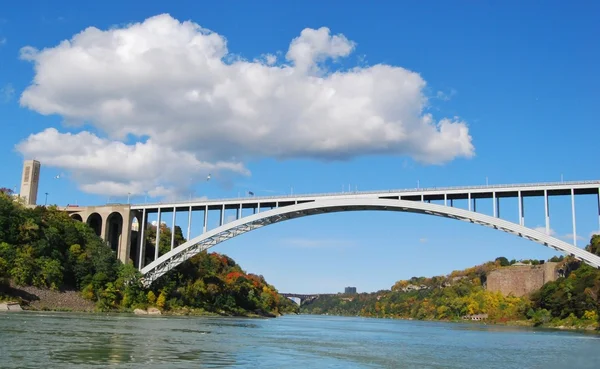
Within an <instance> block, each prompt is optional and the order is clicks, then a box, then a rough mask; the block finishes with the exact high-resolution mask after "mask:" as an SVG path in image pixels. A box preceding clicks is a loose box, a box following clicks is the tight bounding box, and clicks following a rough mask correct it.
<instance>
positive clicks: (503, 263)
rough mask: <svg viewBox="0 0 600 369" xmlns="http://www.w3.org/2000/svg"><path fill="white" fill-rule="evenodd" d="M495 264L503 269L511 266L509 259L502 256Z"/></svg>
mask: <svg viewBox="0 0 600 369" xmlns="http://www.w3.org/2000/svg"><path fill="white" fill-rule="evenodd" d="M495 262H496V263H498V264H500V266H503V267H505V266H509V265H510V261H508V259H507V258H505V257H504V256H500V257H498V258H496V260H495Z"/></svg>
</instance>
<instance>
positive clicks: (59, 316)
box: [0, 312, 600, 369]
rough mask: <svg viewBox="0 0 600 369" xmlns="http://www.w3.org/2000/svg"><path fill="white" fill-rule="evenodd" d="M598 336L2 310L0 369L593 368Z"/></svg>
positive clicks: (375, 322)
mask: <svg viewBox="0 0 600 369" xmlns="http://www.w3.org/2000/svg"><path fill="white" fill-rule="evenodd" d="M599 366H600V336H598V335H595V334H584V333H576V332H562V331H553V330H539V329H530V328H520V327H506V326H493V325H479V324H470V323H464V324H462V323H442V322H420V321H402V320H389V319H369V318H347V317H330V316H310V315H300V316H285V317H280V318H275V319H241V318H209V317H167V316H134V315H116V314H110V315H101V314H72V313H40V312H23V313H1V314H0V368H3V369H4V368H65V367H76V368H91V367H95V368H103V367H125V368H192V367H193V368H234V367H235V368H305V367H309V368H502V369H509V368H515V369H516V368H519V369H521V368H573V369H579V368H581V369H585V368H598V367H599Z"/></svg>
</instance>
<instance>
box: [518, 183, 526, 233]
mask: <svg viewBox="0 0 600 369" xmlns="http://www.w3.org/2000/svg"><path fill="white" fill-rule="evenodd" d="M523 223H525V219H524V217H523V196H521V191H519V225H524V224H523Z"/></svg>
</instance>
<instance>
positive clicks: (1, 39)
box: [0, 37, 7, 46]
mask: <svg viewBox="0 0 600 369" xmlns="http://www.w3.org/2000/svg"><path fill="white" fill-rule="evenodd" d="M6 41H7V40H6V37H0V46H2V45H6Z"/></svg>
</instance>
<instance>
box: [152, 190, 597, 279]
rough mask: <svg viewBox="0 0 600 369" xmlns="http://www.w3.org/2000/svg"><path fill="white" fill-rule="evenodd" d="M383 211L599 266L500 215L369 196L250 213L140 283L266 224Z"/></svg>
mask: <svg viewBox="0 0 600 369" xmlns="http://www.w3.org/2000/svg"><path fill="white" fill-rule="evenodd" d="M359 210H384V211H401V212H410V213H419V214H427V215H434V216H440V217H445V218H452V219H457V220H462V221H466V222H471V223H476V224H480V225H483V226H486V227H491V228H494V229H497V230H500V231H503V232H507V233H511V234H514V235H517V236H519V237H523V238H526V239H528V240H531V241H534V242H537V243H540V244H542V245H544V246H547V247H550V248H553V249H555V250H557V251H561V252H563V253H565V254H568V255H572V256H574V257H576V258H577V259H580V260H582V261H584V262H585V263H587V264H589V265H591V266H593V267H595V268H599V269H600V257H599V256H596V255H594V254H592V253H590V252H587V251H585V250H583V249H580V248H578V247H576V246H574V245H571V244H569V243H567V242H565V241H562V240H559V239H558V238H555V237H551V236H549V235H547V234H545V233H542V232H539V231H536V230H534V229H531V228H527V227H524V226H521V225H518V224H516V223H512V222H509V221H506V220H503V219H500V218H496V217H492V216H489V215H484V214H480V213H476V212H473V211H469V210H464V209H460V208H454V207H449V206H444V205H437V204H430V203H425V202H420V201H409V200H395V199H374V198H373V199H372V198H342V199H334V200H317V201H312V202H306V203H302V204H297V205H289V206H283V207H279V208H275V209H272V210H269V211H265V212H261V213H258V214H253V215H250V216H246V217H243V218H240V219H237V220H235V221H233V222H230V223H227V224H224V225H222V226H220V227H217V228H215V229H212V230H210V231H208V232H205V233H203V234H202V235H200V236H198V237H195V238H193V239H191V240H189V241H187V242H185V243H183V244H182V245H180V246H178V247H177V248H175V249H173V250H171V251H169V252H168V253H166V254H164V255H163V256H161V257H160V258H158V259H156V260H155V261H154V262H152V263H150V264H148V265H147V266H145V267H144V268H143V269H142V270H141V272H142V274H143V275H144V284H145V285H150V284H152V283H153V282H154V281H155V280H157V279H158V278H160V277H161V276H162V275H164V274H165V273H166V272H168V271H169V270H171V269H173V268H174V267H176V266H177V265H179V264H181V263H182V262H184V261H185V260H187V259H189V258H191V257H193V256H194V255H196V254H198V253H200V252H202V251H204V250H207V249H209V248H211V247H213V246H215V245H217V244H219V243H221V242H223V241H226V240H228V239H230V238H233V237H236V236H238V235H240V234H243V233H246V232H249V231H251V230H253V229H257V228H260V227H263V226H266V225H269V224H274V223H278V222H282V221H284V220H288V219H294V218H300V217H304V216H309V215H316V214H325V213H334V212H342V211H359Z"/></svg>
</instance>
